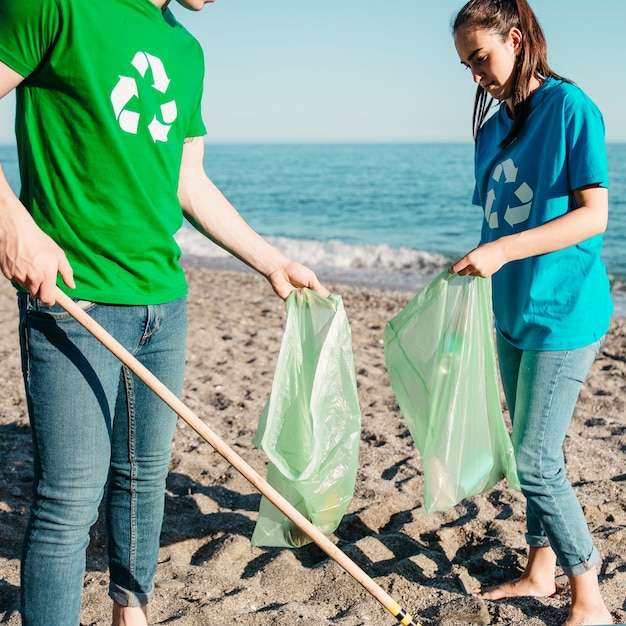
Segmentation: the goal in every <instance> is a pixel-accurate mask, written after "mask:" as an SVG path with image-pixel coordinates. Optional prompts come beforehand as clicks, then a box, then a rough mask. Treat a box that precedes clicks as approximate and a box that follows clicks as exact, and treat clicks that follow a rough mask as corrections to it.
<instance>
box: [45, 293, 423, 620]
mask: <svg viewBox="0 0 626 626" xmlns="http://www.w3.org/2000/svg"><path fill="white" fill-rule="evenodd" d="M56 301H57V303H58V304H59V305H60V306H62V307H63V308H64V309H65V310H66V311H67V312H68V313H69V314H70V315H71V316H72V317H73V318H74V319H75V320H76V321H77V322H78V323H79V324H81V325H82V326H84V327H85V328H86V329H87V330H88V331H89V332H90V333H91V334H92V335H93V336H94V337H95V338H96V339H97V340H98V341H100V343H102V344H103V345H104V346H105V347H106V348H108V349H109V350H110V351H111V352H112V353H113V354H114V355H115V356H116V357H117V358H118V359H119V360H120V361H121V362H122V363H123V364H124V365H126V367H128V369H129V370H131V371H132V372H134V373H135V375H136V376H137V377H138V378H139V379H140V380H142V381H143V382H144V383H145V384H146V385H147V386H148V387H149V388H150V389H152V391H154V393H156V394H157V396H159V397H160V398H161V399H162V400H163V401H164V402H165V403H166V404H167V405H168V406H169V407H170V408H172V409H173V410H174V411H175V412H176V413H177V414H178V415H179V416H180V417H181V418H182V419H183V420H184V421H185V422H186V423H187V424H189V426H191V428H193V430H195V431H196V433H198V435H200V437H202V438H203V439H204V440H205V441H206V442H207V443H208V444H209V445H210V446H211V447H212V448H213V449H214V450H215V451H216V452H218V453H219V454H221V455H222V456H223V457H224V459H226V460H227V461H228V462H229V463H230V464H231V465H232V466H233V467H234V468H235V469H236V470H237V471H238V472H239V473H240V474H241V475H242V476H243V477H244V478H245V479H247V480H248V481H249V482H250V483H251V484H252V485H253V486H254V487H256V489H258V491H259V492H260V493H261V494H263V495H264V496H265V497H266V498H267V499H268V500H269V501H270V502H271V503H272V504H273V505H274V506H275V507H276V508H277V509H278V510H279V511H281V513H283V514H284V515H285V516H286V517H288V518H289V519H290V520H291V521H292V522H293V523H294V524H295V525H296V526H297V527H298V528H299V529H300V530H302V531H303V532H304V533H306V534H307V536H308V537H310V538H311V540H312V541H313V542H315V543H316V544H317V545H318V546H319V547H320V548H321V549H322V550H323V551H324V552H325V553H326V554H327V555H328V556H329V557H331V558H332V559H333V560H334V561H335V562H336V563H338V564H339V565H340V566H341V567H342V568H343V569H344V570H345V571H346V572H347V573H348V574H350V576H352V578H354V579H355V580H356V581H357V582H359V583H360V584H361V585H362V586H363V587H364V588H365V589H366V590H367V591H368V592H369V593H370V594H371V595H372V596H373V597H374V598H376V600H378V601H379V602H380V603H381V604H382V605H383V606H384V607H385V608H386V609H387V610H388V611H389V612H390V613H391V614H392V615H393V616H394V617H395V618H396V619H397V620H398V621H399V622H400V623H401V624H404V626H420V624H418V623H417V622H415V621H414V620H413V617H412V616H411V615H409V614H408V613H407V612H406V611H405V610H404V609H403V608H402V607H401V606H400V605H399V604H398V603H397V602H396V601H395V600H394V599H393V598H391V596H389V595H388V594H387V593H386V592H385V591H384V590H383V589H382V588H381V587H380V586H379V585H378V584H377V583H376V582H374V580H372V578H370V577H369V576H368V575H367V574H366V573H365V572H364V571H363V570H362V569H361V568H360V567H359V566H358V565H357V564H356V563H355V562H354V561H352V560H351V559H350V558H349V557H348V556H346V554H345V553H344V552H342V551H341V550H340V549H339V548H338V547H337V546H335V544H334V543H332V541H330V539H328V538H327V537H326V535H324V534H323V533H322V532H321V531H320V530H318V529H317V528H316V527H315V526H314V525H313V524H312V523H311V522H310V521H309V520H308V519H307V518H306V517H304V515H302V513H300V511H298V510H297V509H296V508H295V507H294V506H293V505H292V504H290V503H289V502H288V501H287V500H286V499H285V498H284V497H283V496H281V495H280V493H278V491H276V489H274V488H273V487H272V486H271V485H270V484H269V483H268V482H267V481H266V480H265V479H264V478H262V477H261V476H260V474H258V472H256V471H255V470H254V469H253V468H252V467H251V466H250V465H248V464H247V463H246V462H245V461H244V460H243V459H242V458H241V457H240V456H239V455H238V454H237V453H236V452H234V451H233V450H232V449H231V448H230V447H229V446H227V445H226V443H224V441H223V440H222V439H220V437H218V436H217V435H216V434H215V433H214V432H213V431H212V430H211V429H210V428H209V427H208V426H207V425H206V424H205V423H204V422H203V421H202V420H201V419H200V418H199V417H198V416H197V415H195V413H193V411H191V409H189V408H188V407H187V406H186V405H185V404H184V403H183V402H182V400H180V399H179V398H178V396H176V395H175V394H174V393H173V392H172V391H170V390H169V389H168V388H167V387H166V386H165V385H164V384H163V383H162V382H161V381H160V380H159V379H158V378H157V377H156V376H155V375H154V374H152V372H150V370H148V369H147V368H146V367H145V366H143V365H142V364H141V363H140V362H139V361H138V360H137V359H136V358H135V357H134V356H133V355H132V354H131V353H130V352H128V350H126V348H124V347H123V346H122V345H121V344H120V343H119V342H118V341H117V340H116V339H114V338H113V337H112V336H111V335H110V334H109V333H108V332H107V331H106V330H104V328H102V326H100V325H99V324H98V323H97V322H96V321H95V320H94V319H93V318H91V317H90V316H89V315H88V314H87V313H85V311H83V310H82V309H81V308H80V307H79V306H78V305H77V304H76V303H75V302H74V301H73V300H72V299H71V298H70V297H69V296H67V295H66V294H65V293H63V292H62V291H61V290H60V289H59V288H58V287H57V293H56Z"/></svg>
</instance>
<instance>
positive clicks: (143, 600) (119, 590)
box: [109, 581, 154, 606]
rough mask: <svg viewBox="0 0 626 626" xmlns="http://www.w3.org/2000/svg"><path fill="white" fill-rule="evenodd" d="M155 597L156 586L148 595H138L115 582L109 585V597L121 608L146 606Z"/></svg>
mask: <svg viewBox="0 0 626 626" xmlns="http://www.w3.org/2000/svg"><path fill="white" fill-rule="evenodd" d="M153 596H154V585H153V586H152V589H150V591H149V592H148V593H136V592H133V591H128V589H124V587H120V586H119V585H117V584H116V583H114V582H113V581H111V582H110V583H109V597H110V598H111V599H112V600H113V602H116V603H117V604H119V605H120V606H145V605H146V604H149V603H150V601H151V600H152V597H153Z"/></svg>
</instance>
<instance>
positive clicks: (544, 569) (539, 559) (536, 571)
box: [474, 547, 559, 600]
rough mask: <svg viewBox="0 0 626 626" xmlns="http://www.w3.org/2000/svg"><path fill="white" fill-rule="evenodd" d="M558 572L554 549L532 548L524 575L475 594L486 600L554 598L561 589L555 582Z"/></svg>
mask: <svg viewBox="0 0 626 626" xmlns="http://www.w3.org/2000/svg"><path fill="white" fill-rule="evenodd" d="M555 570H556V555H555V554H554V552H553V551H552V548H548V547H542V548H536V547H532V548H530V550H529V552H528V563H527V564H526V568H525V569H524V573H523V574H522V575H521V576H520V578H517V579H516V580H512V581H511V582H507V583H502V584H501V585H492V586H491V587H481V588H480V589H476V590H475V591H474V593H475V594H476V595H479V596H480V597H481V598H485V599H486V600H502V599H503V598H519V597H521V596H533V597H541V598H547V597H550V596H553V595H554V594H555V593H556V592H557V591H558V590H559V589H558V588H557V585H556V581H555V580H554V575H555Z"/></svg>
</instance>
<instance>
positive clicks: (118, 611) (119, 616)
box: [112, 602, 148, 626]
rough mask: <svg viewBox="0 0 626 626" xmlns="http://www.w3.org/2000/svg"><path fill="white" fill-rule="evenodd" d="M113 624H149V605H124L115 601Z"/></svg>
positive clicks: (140, 625) (118, 625) (137, 625)
mask: <svg viewBox="0 0 626 626" xmlns="http://www.w3.org/2000/svg"><path fill="white" fill-rule="evenodd" d="M112 624H113V626H148V607H147V606H122V605H120V604H117V602H114V603H113V622H112Z"/></svg>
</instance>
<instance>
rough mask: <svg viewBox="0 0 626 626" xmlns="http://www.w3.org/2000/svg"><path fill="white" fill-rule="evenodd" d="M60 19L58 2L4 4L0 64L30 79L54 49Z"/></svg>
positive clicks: (0, 21) (4, 1)
mask: <svg viewBox="0 0 626 626" xmlns="http://www.w3.org/2000/svg"><path fill="white" fill-rule="evenodd" d="M60 19H61V18H60V15H59V7H58V5H57V3H56V2H55V1H54V0H2V1H1V2H0V61H2V62H3V63H4V64H5V65H8V66H9V67H10V68H11V69H12V70H14V71H16V72H17V73H18V74H21V75H22V76H24V77H27V76H29V75H30V74H31V73H32V72H34V71H35V70H36V69H37V67H38V65H39V64H40V63H41V62H42V61H43V60H44V59H45V57H46V55H47V54H48V51H49V50H50V48H51V47H52V46H54V44H55V41H56V38H57V33H58V29H59V22H60Z"/></svg>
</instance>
